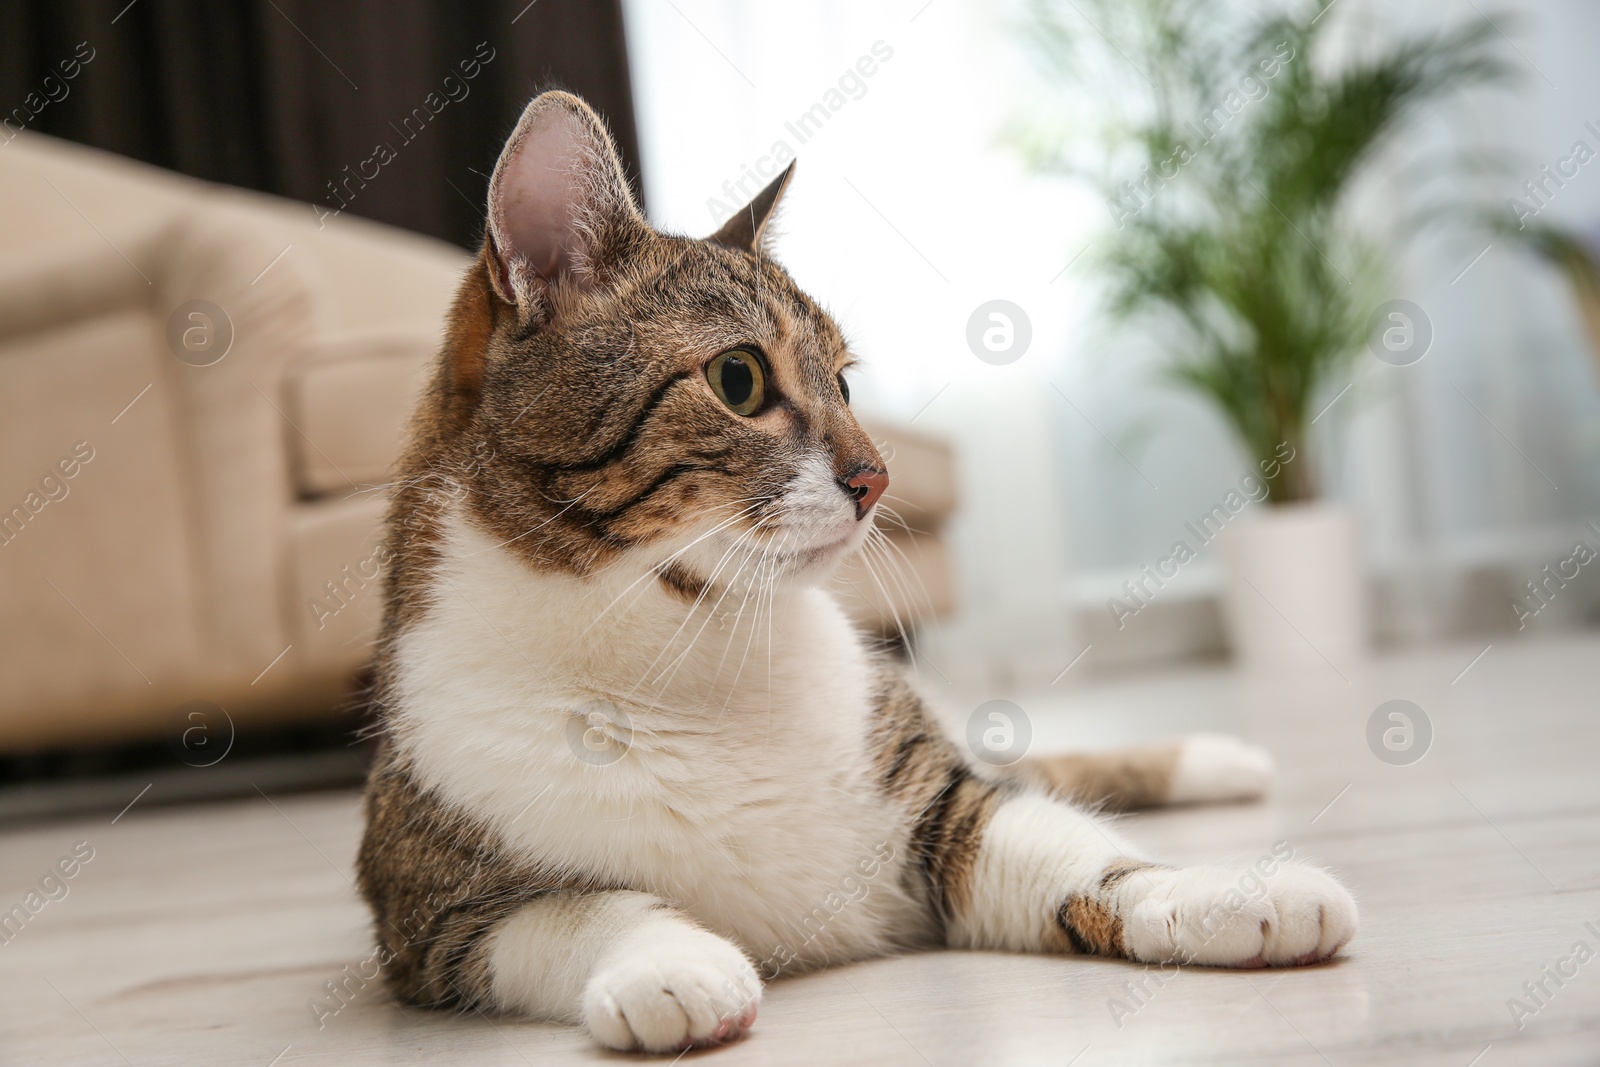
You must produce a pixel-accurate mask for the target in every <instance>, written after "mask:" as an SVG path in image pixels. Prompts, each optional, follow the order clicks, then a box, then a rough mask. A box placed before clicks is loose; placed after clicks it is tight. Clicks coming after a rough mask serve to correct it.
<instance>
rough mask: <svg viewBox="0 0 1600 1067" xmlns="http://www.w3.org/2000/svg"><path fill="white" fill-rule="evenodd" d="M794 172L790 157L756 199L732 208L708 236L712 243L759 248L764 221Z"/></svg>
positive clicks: (751, 249)
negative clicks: (730, 212) (788, 161)
mask: <svg viewBox="0 0 1600 1067" xmlns="http://www.w3.org/2000/svg"><path fill="white" fill-rule="evenodd" d="M793 176H794V161H792V160H791V161H790V163H789V165H788V166H787V167H784V168H783V173H782V174H779V175H778V176H777V177H776V178H774V179H772V181H771V182H770V183H768V185H767V187H766V188H765V189H763V190H761V191H760V192H759V193H757V194H756V196H755V199H754V200H752V201H750V202H749V203H748V204H746V205H745V206H744V207H742V208H740V209H739V210H738V211H735V212H734V213H733V215H732V216H730V217H729V219H728V221H727V222H724V223H723V224H722V228H721V229H719V230H718V231H717V232H716V233H714V234H712V235H711V236H710V237H707V238H706V240H708V241H710V242H711V243H712V244H719V245H722V246H723V247H725V248H732V249H735V250H737V251H740V252H749V253H751V254H752V255H754V254H756V253H757V252H758V251H759V249H760V248H761V236H762V234H764V233H765V232H766V229H767V223H768V222H770V221H771V220H772V216H773V213H774V212H775V211H776V210H777V208H778V200H779V199H780V198H781V197H782V196H783V191H784V190H785V189H787V188H788V187H789V179H790V178H791V177H793Z"/></svg>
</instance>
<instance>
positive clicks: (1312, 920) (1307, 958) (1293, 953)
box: [1262, 863, 1357, 967]
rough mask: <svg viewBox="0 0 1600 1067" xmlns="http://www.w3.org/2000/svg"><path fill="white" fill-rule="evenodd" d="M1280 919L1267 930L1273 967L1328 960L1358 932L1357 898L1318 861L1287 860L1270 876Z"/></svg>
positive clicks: (1266, 949) (1266, 952)
mask: <svg viewBox="0 0 1600 1067" xmlns="http://www.w3.org/2000/svg"><path fill="white" fill-rule="evenodd" d="M1269 886H1270V890H1269V898H1270V899H1271V901H1272V905H1273V910H1274V912H1275V913H1276V916H1277V921H1276V922H1275V923H1274V924H1273V925H1272V926H1271V927H1270V928H1269V929H1268V930H1267V933H1266V938H1265V946H1264V950H1263V953H1262V954H1263V956H1264V957H1265V958H1266V962H1267V963H1268V964H1269V965H1271V966H1274V967H1281V966H1298V965H1300V964H1305V963H1317V962H1319V961H1321V960H1325V959H1327V958H1329V957H1330V956H1332V955H1334V953H1336V952H1338V951H1339V950H1340V949H1341V948H1343V947H1344V946H1345V945H1346V944H1347V943H1348V942H1349V941H1350V939H1351V938H1352V937H1354V936H1355V933H1356V923H1357V912H1356V902H1355V898H1354V897H1352V896H1351V895H1350V891H1349V890H1347V889H1345V887H1344V886H1342V885H1340V884H1339V883H1338V882H1336V881H1334V879H1333V877H1332V876H1331V875H1329V874H1327V873H1326V872H1324V871H1320V870H1318V869H1317V868H1315V867H1306V866H1302V865H1300V864H1295V863H1291V864H1285V865H1284V866H1283V868H1282V869H1281V870H1279V871H1278V872H1277V874H1276V875H1274V876H1273V878H1272V879H1270V881H1269Z"/></svg>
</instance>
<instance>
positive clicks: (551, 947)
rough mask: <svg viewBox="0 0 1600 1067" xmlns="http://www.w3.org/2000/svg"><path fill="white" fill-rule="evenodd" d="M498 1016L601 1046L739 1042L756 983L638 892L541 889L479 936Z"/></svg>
mask: <svg viewBox="0 0 1600 1067" xmlns="http://www.w3.org/2000/svg"><path fill="white" fill-rule="evenodd" d="M489 937H490V944H489V946H488V961H489V968H490V976H491V977H490V989H491V993H492V996H493V998H494V1000H495V1002H496V1003H497V1005H498V1006H499V1007H500V1008H501V1009H502V1010H507V1011H520V1012H525V1013H527V1014H530V1015H534V1016H538V1017H542V1018H546V1019H555V1020H560V1021H567V1022H580V1021H581V1022H582V1023H583V1025H584V1026H585V1027H587V1028H588V1030H589V1032H590V1033H591V1034H592V1035H593V1036H594V1038H595V1040H597V1041H599V1042H600V1043H601V1044H602V1045H605V1046H606V1047H607V1048H613V1049H619V1050H623V1051H643V1052H676V1051H679V1050H681V1049H685V1048H692V1047H695V1046H700V1045H714V1044H720V1043H722V1042H724V1041H731V1040H734V1039H735V1038H737V1037H739V1036H740V1035H741V1034H742V1033H743V1032H744V1031H745V1030H747V1029H748V1028H749V1027H750V1025H751V1024H752V1023H753V1022H754V1021H755V1017H756V1009H757V1007H758V1006H759V1005H760V1002H761V982H760V979H759V978H757V977H756V972H755V969H754V968H753V967H752V966H751V964H750V961H749V959H748V958H747V957H746V956H745V954H744V953H743V952H742V951H740V950H739V948H738V947H737V946H735V945H734V944H733V943H732V942H730V941H728V940H726V939H725V938H722V937H718V936H717V935H716V934H713V933H711V932H710V931H708V930H706V929H704V928H703V927H701V926H699V925H697V924H695V923H694V922H693V921H692V920H690V919H689V918H688V917H687V916H685V915H684V914H683V913H682V912H680V911H678V910H677V909H676V908H673V907H672V906H671V905H669V904H667V903H666V902H665V901H663V900H661V899H660V898H658V897H654V896H651V895H649V894H647V893H631V892H620V891H619V892H600V893H551V894H549V895H547V896H543V897H540V898H539V899H537V900H535V901H533V902H532V903H529V904H527V905H525V906H523V907H522V908H521V909H520V910H518V911H517V912H516V913H514V914H513V915H511V916H510V917H509V918H507V919H506V920H505V921H504V922H502V923H501V924H500V925H499V926H498V927H496V928H495V929H494V931H493V932H492V933H491V934H490V935H489Z"/></svg>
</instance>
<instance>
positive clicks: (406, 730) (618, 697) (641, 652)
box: [394, 517, 922, 970]
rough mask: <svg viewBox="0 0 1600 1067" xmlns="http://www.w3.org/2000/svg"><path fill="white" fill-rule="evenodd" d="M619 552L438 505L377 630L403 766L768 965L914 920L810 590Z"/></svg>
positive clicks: (862, 699)
mask: <svg viewBox="0 0 1600 1067" xmlns="http://www.w3.org/2000/svg"><path fill="white" fill-rule="evenodd" d="M641 573H643V570H642V567H639V568H634V569H633V570H632V572H631V573H629V570H628V568H626V567H618V568H614V570H613V573H611V574H609V575H607V576H603V577H600V578H596V579H592V580H587V581H578V580H574V579H569V578H561V577H552V576H547V575H541V574H538V573H535V572H534V571H532V570H531V569H530V568H528V567H526V566H525V565H523V564H522V563H521V562H519V561H518V560H517V559H516V558H515V557H514V556H513V555H512V554H511V552H510V551H509V550H508V549H505V548H501V547H497V546H496V544H495V542H494V541H493V540H491V539H490V538H488V537H487V536H486V535H485V534H483V533H482V532H480V531H478V530H477V529H475V528H474V527H472V526H471V525H470V524H469V523H467V522H466V521H465V520H463V519H461V518H459V517H454V518H452V519H451V520H450V522H449V523H448V526H447V535H446V539H445V544H444V548H443V564H442V566H441V568H440V571H439V573H438V575H437V577H436V587H435V589H434V591H433V592H434V600H433V603H432V604H431V605H430V607H429V609H428V611H427V613H426V616H425V617H424V618H423V619H422V620H421V621H420V622H419V623H417V624H415V625H414V626H412V627H411V628H410V629H408V630H407V631H406V632H405V633H404V634H403V635H402V637H401V638H400V641H399V646H398V648H397V650H396V652H397V656H396V662H397V664H398V670H397V673H396V678H395V682H396V694H395V695H396V698H397V707H396V708H395V709H394V713H395V719H394V726H395V736H396V740H397V743H398V744H399V745H400V746H401V748H402V749H403V751H404V752H405V753H406V755H407V756H408V757H409V759H410V761H411V764H412V766H413V768H414V771H415V773H416V774H417V775H418V776H419V777H420V779H421V780H422V783H423V784H424V785H427V786H430V787H432V788H434V789H436V790H438V791H439V792H440V793H441V794H442V795H443V796H445V797H447V798H448V799H449V800H451V801H452V802H453V803H455V804H457V805H459V806H460V807H461V808H463V809H464V810H466V811H467V812H468V813H470V814H472V815H474V816H475V817H477V818H478V819H480V820H481V821H482V822H483V823H484V824H486V825H487V826H489V827H491V828H492V829H493V830H495V831H496V832H497V833H498V834H499V836H500V837H501V839H502V840H503V841H504V843H505V844H506V846H507V847H508V848H511V849H514V850H518V851H521V852H522V853H523V854H524V855H526V856H527V857H529V858H531V859H533V860H535V861H536V862H538V863H539V864H540V865H542V866H543V867H545V868H546V869H549V870H552V871H555V872H559V873H570V874H574V875H579V876H585V877H589V878H594V879H597V880H599V881H600V882H602V883H609V884H615V885H618V886H624V887H628V888H633V889H638V890H642V891H647V892H653V893H656V894H659V895H661V896H663V897H666V898H668V899H670V900H673V901H675V902H677V903H678V904H679V905H680V906H682V907H683V908H685V909H686V910H687V911H688V912H689V913H690V914H692V915H694V916H695V917H696V918H698V919H699V920H700V921H702V922H703V923H705V924H706V925H707V926H709V927H710V928H711V929H713V930H715V931H717V932H718V933H722V934H724V935H726V936H729V937H731V938H733V939H734V940H736V941H738V942H739V943H740V944H742V945H743V946H745V948H746V949H747V950H749V951H750V952H751V953H752V955H754V956H756V957H757V959H758V960H762V961H768V960H770V961H775V966H774V967H773V968H771V969H773V970H776V969H784V968H783V967H782V965H783V964H784V963H786V962H787V960H788V958H789V957H793V958H794V959H795V960H796V962H797V964H804V965H809V964H818V963H822V962H829V961H837V960H840V959H846V958H853V957H859V956H864V955H871V954H876V953H879V952H882V951H884V950H886V949H888V948H890V947H892V945H893V944H894V943H895V940H896V936H895V935H893V934H891V931H898V938H904V936H905V932H906V931H907V930H916V929H919V928H920V927H921V925H922V923H921V922H919V920H918V916H919V911H920V909H919V907H918V905H917V904H915V903H914V902H913V901H912V900H911V899H909V898H908V896H907V895H906V893H905V891H904V890H903V888H902V877H901V875H902V871H903V867H904V865H905V864H906V863H907V862H908V860H909V857H908V856H907V855H906V845H905V836H904V835H905V827H904V816H903V815H901V814H900V813H898V812H896V811H895V810H893V809H892V807H891V806H890V805H889V804H888V803H886V802H885V801H884V799H883V798H882V797H881V796H879V795H878V794H877V792H876V790H875V789H874V788H873V785H872V777H871V772H870V768H869V766H868V753H867V749H866V734H867V729H868V723H869V710H870V709H869V699H870V692H871V679H870V677H869V665H868V662H867V659H866V656H865V654H864V652H863V650H862V648H861V645H860V642H859V639H858V638H857V636H856V635H855V633H854V632H853V630H852V629H851V627H850V625H849V623H848V622H847V621H846V619H845V618H844V616H843V614H842V613H841V612H840V610H839V608H838V606H837V605H836V604H835V603H834V602H833V600H832V599H831V597H829V596H828V595H827V594H826V593H824V592H822V591H820V590H816V589H795V590H790V591H779V592H776V593H771V594H769V595H765V596H760V595H752V596H750V597H749V598H747V599H745V600H744V601H743V602H742V603H739V602H737V601H739V600H740V597H741V596H742V593H740V592H735V593H734V594H732V595H731V596H729V597H728V598H727V599H726V601H725V602H724V603H723V604H721V605H720V606H718V607H716V608H715V609H713V608H712V606H711V604H710V603H708V604H705V605H702V606H701V607H700V608H699V609H698V611H696V612H694V613H692V614H691V612H690V609H689V608H688V607H687V605H685V604H684V603H682V602H681V601H680V600H678V599H675V598H674V597H672V596H669V595H668V594H666V593H665V592H664V591H662V590H661V589H660V588H659V586H658V583H657V582H656V581H655V580H654V579H653V578H651V579H648V580H646V581H643V582H641V583H639V584H638V585H635V586H633V587H632V588H631V589H629V583H630V582H632V581H633V579H634V578H637V577H638V576H639V575H640V574H641ZM625 590H626V592H624V591H625ZM619 596H620V597H621V599H620V600H618V599H617V598H618V597H619ZM715 599H716V598H715V595H713V597H711V598H710V600H711V601H714V600H715ZM597 702H599V703H597ZM586 706H587V707H589V708H595V707H604V708H608V709H610V708H614V709H617V710H619V711H620V713H621V714H620V715H617V716H616V719H617V721H618V722H619V723H623V722H625V724H626V728H621V727H619V728H616V729H613V731H612V732H613V733H616V734H617V735H618V736H620V737H622V738H623V739H624V740H625V745H622V746H619V747H616V748H615V750H614V751H613V750H612V749H611V748H609V747H607V746H602V748H601V751H600V755H598V756H596V754H595V751H594V749H593V747H592V746H586V745H585V744H584V740H583V734H584V731H585V729H586V727H587V725H588V724H587V723H585V722H584V720H583V719H581V718H580V717H579V715H578V712H579V709H582V708H585V707H586ZM607 714H610V712H609V711H608V712H607ZM630 731H631V733H630ZM591 737H592V735H591ZM612 757H616V758H614V759H613V758H612Z"/></svg>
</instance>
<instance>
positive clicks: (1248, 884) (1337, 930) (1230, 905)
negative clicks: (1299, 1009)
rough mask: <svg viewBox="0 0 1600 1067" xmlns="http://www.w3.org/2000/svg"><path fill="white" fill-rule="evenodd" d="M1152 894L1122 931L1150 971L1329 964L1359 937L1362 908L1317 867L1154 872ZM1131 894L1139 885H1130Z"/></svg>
mask: <svg viewBox="0 0 1600 1067" xmlns="http://www.w3.org/2000/svg"><path fill="white" fill-rule="evenodd" d="M1144 874H1148V877H1149V881H1150V883H1153V886H1152V888H1151V890H1150V892H1149V895H1147V896H1146V897H1145V898H1144V899H1143V900H1141V901H1139V903H1138V905H1137V906H1136V907H1135V908H1134V909H1133V912H1132V914H1131V916H1130V917H1129V918H1128V920H1127V921H1126V922H1125V923H1124V925H1123V937H1124V940H1125V943H1126V945H1127V948H1128V954H1129V955H1130V956H1132V957H1133V958H1134V959H1137V960H1140V961H1142V962H1145V963H1162V962H1168V961H1176V962H1178V963H1196V964H1203V965H1206V966H1212V967H1271V966H1284V965H1290V964H1302V963H1314V962H1317V961H1318V960H1325V959H1327V958H1328V957H1329V956H1332V955H1333V954H1334V953H1335V952H1338V951H1339V950H1340V949H1341V948H1343V947H1344V945H1345V943H1346V942H1347V941H1349V940H1350V938H1352V937H1354V936H1355V932H1356V902H1355V899H1354V898H1353V897H1351V896H1350V893H1349V891H1347V890H1346V889H1345V888H1344V886H1342V885H1340V884H1339V883H1338V882H1336V881H1334V880H1333V878H1332V877H1331V876H1330V875H1328V874H1326V873H1324V872H1322V871H1320V870H1318V869H1317V868H1315V867H1308V866H1305V865H1304V864H1299V863H1285V864H1283V865H1282V866H1281V867H1277V868H1276V869H1275V870H1273V872H1272V873H1271V874H1270V875H1267V876H1265V877H1263V876H1262V875H1261V874H1259V873H1258V872H1257V871H1256V870H1254V869H1250V868H1246V869H1244V870H1242V871H1239V870H1229V869H1227V868H1225V867H1188V868H1183V869H1181V870H1175V871H1149V872H1141V875H1144ZM1128 884H1129V886H1130V887H1131V886H1133V885H1134V884H1135V883H1134V880H1133V879H1130V880H1129V883H1128Z"/></svg>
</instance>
